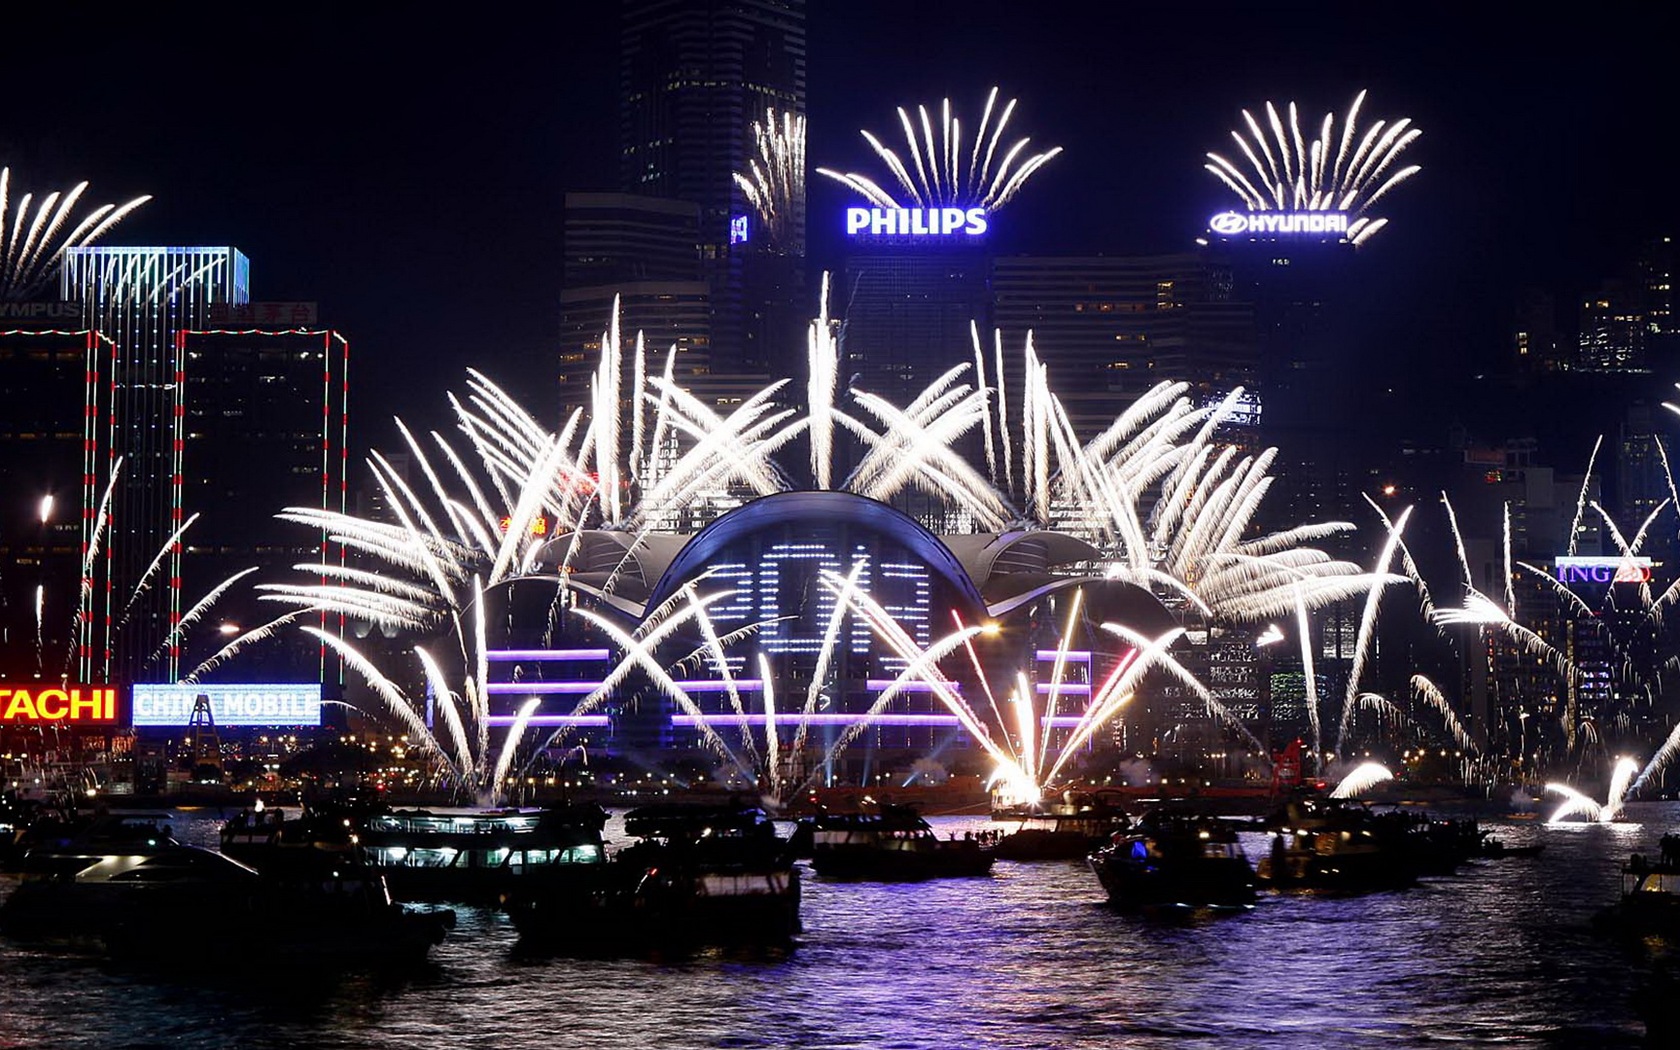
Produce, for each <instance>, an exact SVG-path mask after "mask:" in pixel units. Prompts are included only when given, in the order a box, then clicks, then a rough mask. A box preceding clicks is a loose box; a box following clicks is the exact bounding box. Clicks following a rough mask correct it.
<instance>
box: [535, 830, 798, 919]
mask: <svg viewBox="0 0 1680 1050" xmlns="http://www.w3.org/2000/svg"><path fill="white" fill-rule="evenodd" d="M624 826H625V831H626V832H627V833H628V834H630V835H633V836H635V837H636V838H637V839H638V841H637V842H636V843H634V844H633V845H630V846H627V847H625V848H624V849H622V850H619V851H618V853H617V854H616V855H615V856H613V857H612V858H611V859H610V860H609V861H607V862H605V863H597V864H589V865H581V864H574V865H547V866H543V867H537V868H532V869H530V870H527V871H525V872H523V873H521V874H520V875H518V876H516V877H515V878H514V879H513V880H512V882H511V884H510V887H509V889H508V891H507V892H506V893H505V894H504V897H503V903H504V906H505V907H506V909H507V912H508V915H509V917H510V918H511V919H512V920H513V923H514V926H515V927H516V928H517V929H518V930H519V933H520V938H521V943H522V944H524V945H525V946H527V947H531V946H537V947H543V948H556V947H558V948H568V949H582V950H587V951H594V952H603V951H604V952H620V951H639V950H643V949H648V948H690V947H696V946H701V945H742V944H750V945H764V946H772V947H775V946H788V945H791V944H792V943H793V938H794V936H795V935H796V934H798V933H799V931H800V922H799V897H800V887H799V871H798V869H797V868H795V867H794V865H793V858H792V855H791V854H790V852H789V850H788V844H787V842H786V841H785V840H783V839H781V838H780V837H778V836H777V834H776V831H775V826H774V825H773V824H772V823H771V822H770V820H769V818H768V817H767V816H766V815H765V814H764V812H763V811H762V810H760V809H757V808H756V807H745V806H689V805H662V806H647V807H642V808H639V809H634V810H631V811H630V812H629V813H627V814H626V815H625V818H624Z"/></svg>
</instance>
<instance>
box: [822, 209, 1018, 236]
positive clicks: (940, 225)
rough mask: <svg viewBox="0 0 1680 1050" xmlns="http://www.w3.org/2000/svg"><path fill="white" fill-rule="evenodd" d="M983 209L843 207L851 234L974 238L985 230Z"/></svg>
mask: <svg viewBox="0 0 1680 1050" xmlns="http://www.w3.org/2000/svg"><path fill="white" fill-rule="evenodd" d="M986 227H987V219H986V209H984V208H847V209H846V233H847V234H849V235H851V236H853V237H950V236H953V235H961V236H964V237H978V236H979V235H980V234H982V233H985V232H986Z"/></svg>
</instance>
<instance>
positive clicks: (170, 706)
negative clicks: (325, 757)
mask: <svg viewBox="0 0 1680 1050" xmlns="http://www.w3.org/2000/svg"><path fill="white" fill-rule="evenodd" d="M200 696H207V697H209V698H210V717H211V718H213V719H215V722H216V724H217V725H218V726H318V725H320V724H321V687H320V686H319V685H258V684H241V685H223V684H216V685H136V686H135V687H134V725H135V726H136V727H137V728H144V727H146V726H184V725H186V724H188V723H189V722H191V721H192V711H193V705H194V703H195V702H196V701H197V699H198V698H199V697H200Z"/></svg>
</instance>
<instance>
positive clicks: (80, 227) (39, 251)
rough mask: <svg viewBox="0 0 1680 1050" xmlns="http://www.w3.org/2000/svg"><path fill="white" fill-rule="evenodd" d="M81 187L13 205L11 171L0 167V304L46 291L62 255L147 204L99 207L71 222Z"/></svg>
mask: <svg viewBox="0 0 1680 1050" xmlns="http://www.w3.org/2000/svg"><path fill="white" fill-rule="evenodd" d="M87 188H88V184H87V183H86V182H79V183H77V184H76V185H75V186H73V187H71V188H70V189H69V190H68V191H57V190H55V191H53V192H52V193H49V194H47V195H46V196H45V197H42V198H41V199H40V200H39V201H37V200H36V199H35V195H34V194H33V193H25V194H24V195H23V196H21V197H19V198H17V199H16V200H15V201H14V200H13V199H12V169H11V168H5V167H0V300H5V299H28V298H31V297H32V296H35V295H38V294H40V293H41V292H43V291H45V290H47V287H48V285H50V284H51V283H52V282H53V280H54V279H56V278H57V276H58V268H59V264H60V263H61V262H63V260H64V253H65V252H67V251H68V250H70V249H71V248H79V247H82V246H84V245H88V244H92V243H93V242H94V241H96V240H98V239H99V238H100V237H102V236H104V235H105V233H106V232H108V231H109V230H110V229H111V227H113V226H115V225H116V224H117V223H119V222H121V221H122V220H123V219H125V218H127V217H128V215H129V213H131V212H132V211H134V209H136V208H138V207H140V205H142V204H145V203H146V202H147V201H149V200H151V199H152V198H151V197H150V196H142V197H136V198H134V199H133V200H131V201H129V202H128V203H126V204H101V205H99V206H98V207H96V208H94V209H93V210H92V211H90V212H88V213H86V214H84V215H82V216H81V217H79V218H74V217H73V216H74V215H75V212H76V207H77V205H78V204H80V203H81V199H82V194H83V193H84V192H86V191H87ZM32 208H33V211H32V210H31V209H32Z"/></svg>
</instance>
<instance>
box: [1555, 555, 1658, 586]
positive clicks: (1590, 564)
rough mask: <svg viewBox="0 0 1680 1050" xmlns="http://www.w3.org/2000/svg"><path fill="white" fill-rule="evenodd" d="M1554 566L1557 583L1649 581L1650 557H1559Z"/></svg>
mask: <svg viewBox="0 0 1680 1050" xmlns="http://www.w3.org/2000/svg"><path fill="white" fill-rule="evenodd" d="M1553 564H1554V567H1555V569H1556V572H1557V578H1558V582H1559V583H1650V582H1651V566H1652V564H1653V563H1652V561H1651V559H1650V558H1642V557H1632V558H1598V557H1586V556H1581V557H1560V558H1557V559H1555V561H1554V563H1553Z"/></svg>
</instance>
